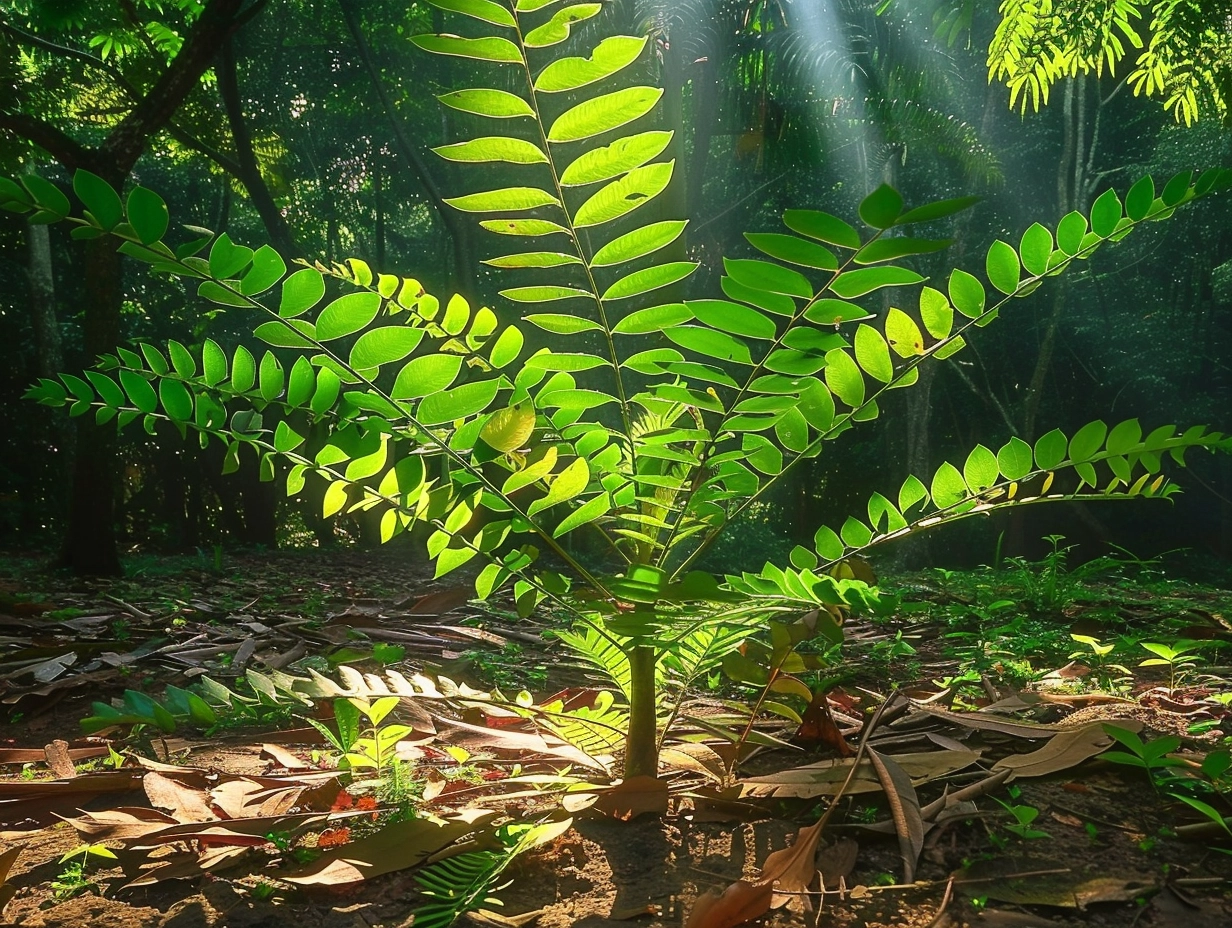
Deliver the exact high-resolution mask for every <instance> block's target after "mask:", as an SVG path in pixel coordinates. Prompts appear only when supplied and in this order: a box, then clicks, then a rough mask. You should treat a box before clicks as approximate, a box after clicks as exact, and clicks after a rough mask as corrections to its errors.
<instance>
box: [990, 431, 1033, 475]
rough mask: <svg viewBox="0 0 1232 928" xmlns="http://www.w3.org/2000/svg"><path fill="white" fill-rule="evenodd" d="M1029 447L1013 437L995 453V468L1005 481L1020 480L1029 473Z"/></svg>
mask: <svg viewBox="0 0 1232 928" xmlns="http://www.w3.org/2000/svg"><path fill="white" fill-rule="evenodd" d="M1033 463H1034V461H1033V459H1032V457H1031V446H1030V445H1028V444H1027V443H1026V442H1025V441H1023V440H1022V439H1021V438H1018V437H1017V436H1015V437H1014V438H1011V439H1010V440H1009V441H1008V442H1006V443H1005V444H1004V445H1002V446H1001V448H1000V449H999V450H998V451H997V467H998V468H999V469H1000V471H1001V473H1002V474H1004V475H1005V478H1006V479H1007V480H1021V479H1022V478H1023V477H1025V476H1026V475H1027V474H1029V473H1030V472H1031V468H1032V465H1033Z"/></svg>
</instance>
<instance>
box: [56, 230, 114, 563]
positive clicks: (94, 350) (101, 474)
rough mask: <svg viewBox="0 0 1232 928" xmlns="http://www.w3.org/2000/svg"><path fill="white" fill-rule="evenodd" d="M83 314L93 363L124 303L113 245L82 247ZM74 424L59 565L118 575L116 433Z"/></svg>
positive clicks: (87, 421)
mask: <svg viewBox="0 0 1232 928" xmlns="http://www.w3.org/2000/svg"><path fill="white" fill-rule="evenodd" d="M85 272H86V273H85V278H86V312H85V313H84V325H83V335H84V340H85V349H86V354H87V356H88V357H90V358H94V357H97V356H98V355H100V354H104V353H106V352H108V351H112V350H114V348H115V346H116V345H117V344H118V343H119V341H120V307H121V304H122V302H123V298H124V286H123V267H122V265H121V263H120V253H119V252H118V251H117V250H116V242H115V240H114V239H112V238H98V239H93V240H92V241H88V242H86V243H85ZM74 421H75V422H76V423H77V448H76V451H77V453H76V455H75V456H74V459H73V477H72V487H71V490H70V497H69V499H70V509H69V519H68V533H67V534H66V536H65V538H64V544H63V547H62V548H61V549H60V557H59V563H60V564H61V565H62V566H64V567H69V568H72V570H73V571H74V572H76V573H78V574H103V575H116V574H119V573H121V568H120V555H119V549H118V548H117V546H116V526H115V515H116V513H115V501H116V496H117V488H118V484H119V473H118V471H117V469H116V453H115V452H116V430H115V427H114V426H112V425H110V424H109V425H102V426H100V425H98V424H97V423H96V422H95V421H94V419H93V418H92V417H90V416H81V417H79V418H77V419H76V420H74Z"/></svg>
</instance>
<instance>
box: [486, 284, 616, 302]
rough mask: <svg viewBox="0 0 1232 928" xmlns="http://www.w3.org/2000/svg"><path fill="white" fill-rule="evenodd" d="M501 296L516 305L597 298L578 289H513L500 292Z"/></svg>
mask: <svg viewBox="0 0 1232 928" xmlns="http://www.w3.org/2000/svg"><path fill="white" fill-rule="evenodd" d="M500 295H501V296H503V297H504V298H505V299H507V300H513V301H514V302H515V303H550V302H553V301H555V300H572V299H578V298H585V299H591V300H593V299H594V298H595V295H594V294H593V293H591V292H589V291H587V290H579V289H577V288H576V287H511V288H510V289H508V290H502V291H500Z"/></svg>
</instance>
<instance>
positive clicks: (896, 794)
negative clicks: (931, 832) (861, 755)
mask: <svg viewBox="0 0 1232 928" xmlns="http://www.w3.org/2000/svg"><path fill="white" fill-rule="evenodd" d="M868 758H869V760H870V761H871V762H872V764H873V767H874V768H875V769H876V771H877V779H879V780H880V781H881V787H882V789H884V790H885V795H886V801H887V802H888V803H889V805H890V817H891V818H892V819H893V821H894V830H895V831H896V832H897V833H898V850H899V854H900V855H901V856H902V858H903V882H904V883H910V882H912V881H913V880H914V879H915V867H916V864H917V863H918V862H919V860H920V852H921V851H922V850H924V820H923V818H921V817H920V798H919V796H917V795H916V792H915V787H914V786H912V785H911V778H910V777H909V776H907V772H906V771H905V770H903V768H902V767H900V766H899V765H898V764H897V763H896V762H895V761H894V760H893V759H892V758H890V757H888V756H887V757H882V756H881V755H880V754H878V753H877V752H876V751H874V750H873V749H872V748H868Z"/></svg>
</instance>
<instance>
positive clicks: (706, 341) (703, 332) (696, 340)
mask: <svg viewBox="0 0 1232 928" xmlns="http://www.w3.org/2000/svg"><path fill="white" fill-rule="evenodd" d="M663 334H664V335H666V336H667V337H668V338H669V339H670V340H671V341H673V342H675V343H676V344H677V345H679V346H680V347H681V348H687V349H689V350H690V351H696V352H697V353H698V354H704V355H706V356H707V357H710V358H715V359H716V360H719V361H736V362H738V363H740V364H752V363H753V359H752V357H751V356H750V355H749V346H748V345H746V344H745V343H744V342H742V341H740V340H739V339H738V338H735V337H734V336H731V335H728V334H727V333H726V332H717V331H715V330H714V329H705V328H701V327H700V326H695V325H678V326H672V327H671V328H668V329H665V330H664V332H663Z"/></svg>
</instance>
